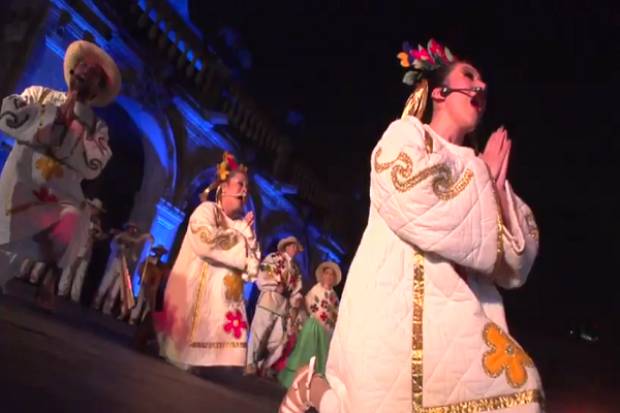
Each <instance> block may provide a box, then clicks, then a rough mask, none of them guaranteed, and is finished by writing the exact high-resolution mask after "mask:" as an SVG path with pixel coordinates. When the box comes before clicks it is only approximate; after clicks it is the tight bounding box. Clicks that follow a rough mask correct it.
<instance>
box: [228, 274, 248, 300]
mask: <svg viewBox="0 0 620 413" xmlns="http://www.w3.org/2000/svg"><path fill="white" fill-rule="evenodd" d="M224 285H225V286H226V293H225V294H226V299H227V300H232V301H241V297H242V295H243V279H242V278H241V276H240V275H238V274H234V273H230V274H228V275H227V276H226V277H224Z"/></svg>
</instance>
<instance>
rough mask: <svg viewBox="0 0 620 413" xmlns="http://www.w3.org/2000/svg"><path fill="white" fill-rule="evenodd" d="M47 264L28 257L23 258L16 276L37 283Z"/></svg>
mask: <svg viewBox="0 0 620 413" xmlns="http://www.w3.org/2000/svg"><path fill="white" fill-rule="evenodd" d="M46 269H47V265H45V263H44V262H41V261H33V260H31V259H30V258H25V259H24V260H23V261H22V264H21V267H20V270H19V275H18V278H21V279H24V280H26V279H27V280H29V281H30V282H31V283H32V284H38V283H39V281H41V279H42V278H43V275H44V274H45V270H46Z"/></svg>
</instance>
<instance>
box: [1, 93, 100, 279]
mask: <svg viewBox="0 0 620 413" xmlns="http://www.w3.org/2000/svg"><path fill="white" fill-rule="evenodd" d="M65 99H66V95H65V93H63V92H59V91H56V90H52V89H48V88H44V87H40V86H32V87H29V88H27V89H26V90H25V91H24V92H23V93H22V94H21V95H11V96H9V97H7V98H5V99H4V100H3V101H2V110H1V111H0V130H2V132H4V133H6V134H8V135H10V136H12V137H14V138H15V139H16V144H15V146H14V147H13V149H12V150H11V153H10V155H9V157H8V159H7V161H6V163H5V165H4V169H3V171H2V176H1V177H0V204H1V205H2V208H3V211H2V213H1V214H0V247H2V248H6V249H8V250H13V251H15V252H17V253H18V254H19V255H20V256H23V257H31V258H33V259H37V260H41V261H46V260H50V258H54V259H55V260H57V264H58V266H59V267H60V268H64V267H67V266H69V265H70V264H71V263H73V261H74V260H75V258H76V257H77V254H78V248H79V245H81V244H83V243H86V239H85V238H84V239H80V240H77V239H75V238H76V234H74V233H73V230H74V229H75V228H77V227H78V226H80V225H88V214H84V213H83V212H84V211H83V210H84V209H86V205H85V202H84V201H85V199H84V194H83V192H82V188H81V187H80V183H81V182H82V180H84V179H94V178H96V177H97V176H98V175H99V174H100V173H101V171H102V169H103V167H104V166H105V165H106V163H107V161H108V160H109V159H110V156H111V155H112V152H111V151H110V148H109V147H108V128H107V126H106V125H105V123H104V122H103V121H102V120H100V119H98V118H97V117H96V116H95V114H94V112H93V111H92V109H91V108H90V107H89V106H87V105H85V104H82V103H79V102H77V103H76V104H75V107H74V114H75V118H74V120H73V121H72V122H71V125H70V126H69V127H65V126H64V125H62V124H56V123H55V120H56V113H57V111H58V107H59V106H60V105H61V104H62V103H63V102H64V101H65ZM77 236H78V237H79V236H81V235H80V234H77ZM69 241H75V242H69Z"/></svg>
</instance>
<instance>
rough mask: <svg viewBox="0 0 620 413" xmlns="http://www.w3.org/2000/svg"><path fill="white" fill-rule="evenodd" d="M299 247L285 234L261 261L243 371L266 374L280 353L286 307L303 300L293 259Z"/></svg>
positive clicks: (297, 270)
mask: <svg viewBox="0 0 620 413" xmlns="http://www.w3.org/2000/svg"><path fill="white" fill-rule="evenodd" d="M303 249H304V248H303V246H302V245H301V243H300V242H299V241H298V240H297V238H295V237H293V236H289V237H286V238H283V239H281V240H280V242H278V250H277V252H273V253H271V254H269V255H267V256H266V257H265V259H264V260H263V261H262V262H261V265H260V267H259V271H258V279H257V282H256V284H257V286H258V289H259V290H260V296H259V297H258V301H257V303H256V312H255V313H254V318H253V320H252V326H251V327H250V339H249V343H248V353H247V361H246V368H245V374H256V373H257V372H260V373H261V374H262V375H267V376H268V375H270V374H271V373H273V372H272V366H273V364H274V363H275V362H276V361H277V360H278V359H279V358H280V356H281V355H282V351H283V350H284V346H285V345H286V341H287V338H288V336H287V334H286V328H287V321H288V317H289V315H290V310H291V308H298V307H299V306H300V305H301V303H302V301H303V296H302V294H301V288H302V276H301V270H300V269H299V266H298V265H297V263H296V262H295V260H294V258H295V256H296V255H297V254H298V253H300V252H302V251H303Z"/></svg>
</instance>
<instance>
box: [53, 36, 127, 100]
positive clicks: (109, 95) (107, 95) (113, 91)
mask: <svg viewBox="0 0 620 413" xmlns="http://www.w3.org/2000/svg"><path fill="white" fill-rule="evenodd" d="M84 59H87V60H89V61H94V62H97V64H98V65H99V66H100V67H101V69H103V72H104V73H105V75H106V85H105V87H104V88H103V90H101V92H100V93H99V94H98V95H97V96H95V98H94V99H93V100H91V101H90V102H89V103H90V104H91V105H92V106H97V107H101V106H107V105H109V104H110V103H112V102H113V101H114V99H116V97H117V96H118V94H119V92H120V91H121V73H120V71H119V70H118V66H117V65H116V63H114V60H112V57H110V55H109V54H107V53H106V52H105V51H104V50H103V49H101V48H100V47H99V46H97V45H95V44H93V43H90V42H87V41H86V40H77V41H75V42H73V43H71V44H70V45H69V47H68V48H67V51H66V52H65V61H64V64H63V68H64V73H65V82H66V83H67V86H68V85H69V82H70V79H71V70H73V68H74V67H75V66H76V65H77V64H78V63H79V62H81V61H82V60H84Z"/></svg>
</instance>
